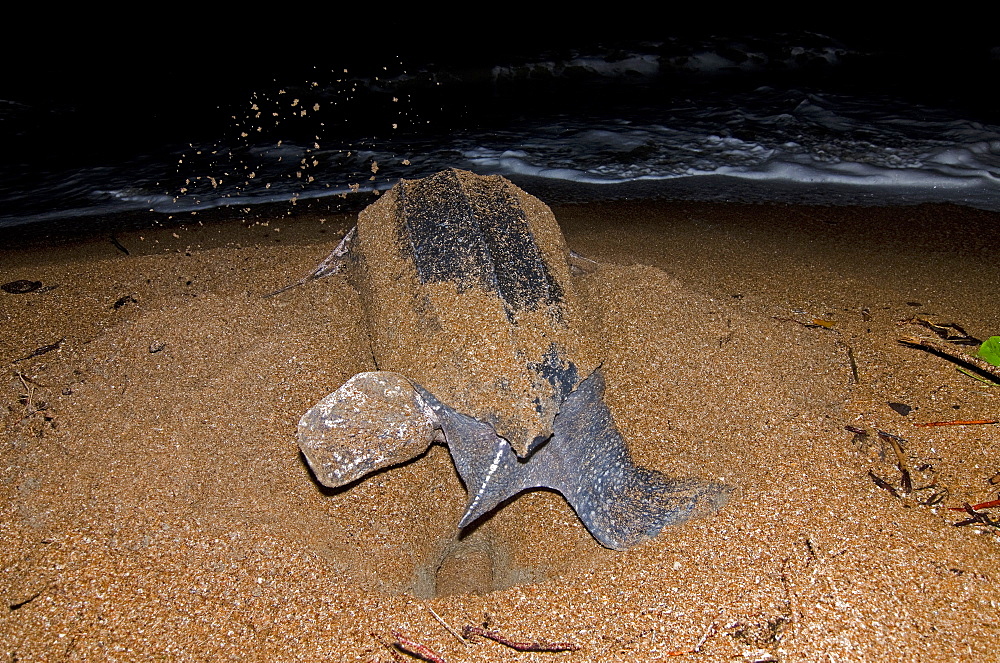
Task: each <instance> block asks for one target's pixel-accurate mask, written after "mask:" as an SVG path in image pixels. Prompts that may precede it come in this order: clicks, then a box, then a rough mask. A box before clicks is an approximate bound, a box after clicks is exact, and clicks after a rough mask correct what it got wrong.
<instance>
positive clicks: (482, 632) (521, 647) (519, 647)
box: [462, 625, 580, 652]
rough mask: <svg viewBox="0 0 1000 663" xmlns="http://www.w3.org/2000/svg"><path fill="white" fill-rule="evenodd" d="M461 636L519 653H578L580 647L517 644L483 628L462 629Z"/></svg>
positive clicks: (558, 644)
mask: <svg viewBox="0 0 1000 663" xmlns="http://www.w3.org/2000/svg"><path fill="white" fill-rule="evenodd" d="M462 635H464V636H465V637H466V638H468V637H470V636H473V635H478V636H480V637H482V638H488V639H490V640H492V641H493V642H499V643H500V644H501V645H504V646H505V647H510V648H511V649H513V650H514V651H521V652H527V651H532V652H559V651H579V649H580V645H577V644H574V643H572V642H542V641H539V642H518V641H515V640H511V639H510V638H508V637H506V636H504V635H501V634H500V633H497V632H496V631H487V630H486V629H484V628H479V627H478V626H471V625H470V626H466V627H465V628H464V629H462Z"/></svg>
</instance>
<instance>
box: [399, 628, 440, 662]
mask: <svg viewBox="0 0 1000 663" xmlns="http://www.w3.org/2000/svg"><path fill="white" fill-rule="evenodd" d="M392 635H393V637H394V638H396V642H397V643H398V645H397V646H399V647H401V648H402V649H403V650H404V651H406V652H408V653H410V654H414V655H416V656H419V657H421V658H423V659H424V660H427V661H430V662H431V663H445V660H444V659H443V658H441V657H440V656H438V655H437V654H436V653H435V652H434V650H432V649H431V648H430V647H428V646H427V645H422V644H420V643H419V642H414V641H413V640H410V639H408V638H405V637H403V635H402V634H400V633H399V632H398V631H393V632H392Z"/></svg>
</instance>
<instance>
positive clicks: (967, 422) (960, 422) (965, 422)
mask: <svg viewBox="0 0 1000 663" xmlns="http://www.w3.org/2000/svg"><path fill="white" fill-rule="evenodd" d="M982 424H1000V421H997V420H996V419H956V420H954V421H925V422H924V423H921V424H918V423H914V424H913V425H914V426H979V425H982Z"/></svg>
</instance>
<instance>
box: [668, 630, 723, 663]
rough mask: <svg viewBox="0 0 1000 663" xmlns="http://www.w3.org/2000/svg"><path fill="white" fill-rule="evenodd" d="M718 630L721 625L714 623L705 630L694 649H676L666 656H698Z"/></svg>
mask: <svg viewBox="0 0 1000 663" xmlns="http://www.w3.org/2000/svg"><path fill="white" fill-rule="evenodd" d="M718 630H719V623H718V622H712V623H711V624H709V626H708V628H707V629H706V630H705V633H703V634H702V636H701V637H700V638H699V639H698V642H697V643H695V646H694V647H692V648H691V649H675V650H674V651H668V652H665V654H666V655H667V656H684V655H685V654H697V653H698V652H700V651H701V648H702V646H704V644H705V642H707V641H708V639H709V638H711V637H712V636H713V635H714V634H715V633H716V631H718Z"/></svg>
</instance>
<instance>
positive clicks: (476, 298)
mask: <svg viewBox="0 0 1000 663" xmlns="http://www.w3.org/2000/svg"><path fill="white" fill-rule="evenodd" d="M334 260H336V261H342V262H343V263H346V264H348V265H349V266H350V268H351V272H352V278H353V281H354V284H355V286H356V287H357V288H358V291H359V292H360V293H361V299H362V302H363V305H364V310H365V314H366V320H367V324H368V331H369V335H370V341H371V347H372V354H373V359H374V364H375V367H376V369H377V370H376V371H372V372H364V373H359V374H358V375H355V376H354V377H352V378H351V379H350V380H348V381H347V382H346V383H345V384H344V385H343V386H341V387H340V388H339V389H337V390H336V391H334V392H333V393H332V394H330V395H329V396H327V397H326V398H324V399H323V400H321V401H320V402H319V403H318V404H317V405H316V406H315V407H313V408H312V409H310V410H309V411H308V412H306V413H305V415H303V417H302V419H301V421H300V422H299V427H298V442H299V447H300V449H301V450H302V453H303V455H304V456H305V458H306V460H307V462H308V464H309V466H310V468H311V469H312V470H313V473H314V474H315V477H316V479H317V480H318V481H319V482H320V483H322V484H324V485H326V486H331V487H335V486H342V485H344V484H347V483H350V482H352V481H355V480H357V479H360V478H361V477H364V476H365V475H367V474H369V473H370V472H373V471H375V470H378V469H380V468H383V467H388V466H391V465H395V464H398V463H402V462H405V461H408V460H410V459H412V458H415V457H417V456H419V455H420V454H422V453H424V452H425V451H426V450H427V448H428V447H429V446H430V445H431V444H433V443H435V442H440V443H443V444H446V445H447V446H448V449H449V451H450V453H451V457H452V460H453V462H454V464H455V467H456V469H457V470H458V473H459V475H460V476H461V478H462V481H463V482H464V483H465V487H466V489H467V491H468V494H469V501H468V504H467V507H466V510H465V514H464V515H463V517H462V518H461V520H460V522H459V526H460V527H466V526H468V525H470V524H472V523H473V522H474V521H476V520H477V519H479V518H480V517H482V516H483V515H485V514H487V513H488V512H490V511H491V510H493V509H494V508H496V507H497V505H499V504H500V503H501V502H503V501H504V500H506V499H508V498H511V497H513V496H515V495H517V494H518V493H520V492H522V491H524V490H528V489H531V488H551V489H554V490H556V491H558V492H559V493H561V494H562V495H563V496H564V497H565V498H566V500H567V501H568V502H569V504H570V505H571V506H572V507H573V509H574V510H575V511H576V514H577V515H578V516H579V518H580V520H581V521H582V522H583V524H584V526H586V528H587V529H588V531H589V532H590V533H591V534H592V535H593V536H594V537H595V538H596V539H597V540H598V541H599V542H600V543H601V544H602V545H604V546H606V547H608V548H612V549H616V550H622V549H625V548H628V547H629V546H632V545H634V544H636V543H638V542H640V541H642V540H644V539H647V538H650V537H653V536H655V535H656V534H657V533H659V532H660V530H661V529H662V528H663V527H664V526H666V525H670V524H676V523H680V522H683V521H685V520H687V519H688V518H691V517H694V516H699V515H707V514H710V513H713V512H714V511H715V510H716V509H718V508H719V507H720V506H722V505H723V504H724V503H725V502H726V500H727V499H728V495H729V492H730V491H729V489H728V488H727V487H726V486H724V485H722V484H719V483H716V482H712V481H702V480H697V479H686V480H677V479H668V478H666V477H665V476H663V475H662V474H661V473H659V472H657V471H655V470H651V469H647V468H643V467H639V466H637V465H636V464H635V463H634V462H633V461H632V457H631V454H630V453H629V450H628V445H627V444H626V441H625V439H624V438H623V437H622V435H621V433H619V431H618V429H617V428H616V427H615V423H614V420H613V418H612V416H611V412H610V411H609V409H608V407H607V405H606V404H605V402H604V389H605V380H604V375H603V373H602V370H601V365H600V357H599V356H598V355H599V350H597V349H595V346H596V345H597V344H595V343H593V339H592V338H591V336H592V335H593V333H594V332H593V330H589V329H588V327H589V325H588V323H587V316H586V313H585V311H584V306H583V303H582V302H581V301H580V300H579V298H578V295H577V292H576V288H575V287H574V284H573V278H572V276H571V258H570V252H569V251H568V250H567V248H566V244H565V240H564V239H563V236H562V233H561V231H560V229H559V226H558V224H557V223H556V220H555V217H554V216H553V215H552V212H551V210H550V209H549V208H548V207H547V206H546V205H545V204H543V203H542V202H541V201H539V200H538V199H537V198H534V197H532V196H530V195H528V194H527V193H525V192H524V191H522V190H521V189H519V188H518V187H516V186H515V185H513V184H512V183H511V182H509V181H508V180H506V179H504V178H502V177H499V176H489V177H484V176H479V175H475V174H473V173H469V172H464V171H459V170H447V171H443V172H440V173H437V174H435V175H432V176H430V177H427V178H424V179H421V180H412V181H406V180H403V181H400V182H399V183H398V184H396V186H394V187H393V188H392V189H391V190H390V191H388V192H387V193H386V194H384V195H383V196H382V197H381V198H380V199H379V200H378V201H377V202H376V203H374V204H372V205H371V206H370V207H368V208H367V209H366V210H364V211H363V212H362V213H361V214H360V215H359V218H358V225H357V227H356V229H354V230H353V231H352V232H351V233H350V234H349V235H348V237H347V239H346V241H345V242H344V243H343V244H342V246H340V247H338V249H337V250H336V251H335V252H334V254H332V255H331V258H330V259H328V261H326V262H325V263H324V265H321V267H320V268H319V269H317V272H316V273H315V274H314V275H313V276H319V275H322V274H324V273H328V272H330V271H333V269H332V267H331V265H333V264H334Z"/></svg>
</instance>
